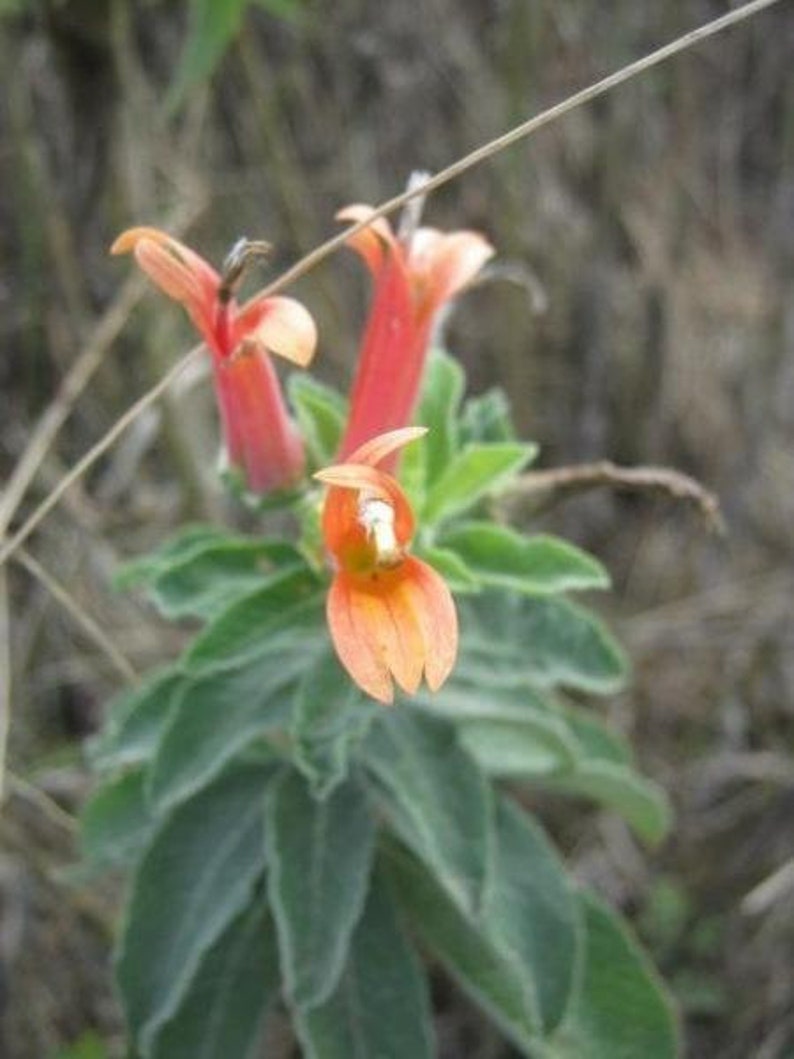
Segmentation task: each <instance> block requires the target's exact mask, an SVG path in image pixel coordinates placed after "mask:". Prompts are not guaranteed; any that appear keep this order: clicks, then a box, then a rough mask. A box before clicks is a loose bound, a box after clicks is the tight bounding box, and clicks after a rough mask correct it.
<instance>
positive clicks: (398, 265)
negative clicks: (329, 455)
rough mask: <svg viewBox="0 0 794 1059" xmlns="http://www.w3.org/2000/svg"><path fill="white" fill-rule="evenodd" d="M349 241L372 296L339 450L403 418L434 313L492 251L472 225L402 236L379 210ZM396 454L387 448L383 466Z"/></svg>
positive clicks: (410, 408) (360, 209)
mask: <svg viewBox="0 0 794 1059" xmlns="http://www.w3.org/2000/svg"><path fill="white" fill-rule="evenodd" d="M373 212H374V210H373V209H372V207H371V206H359V205H357V206H348V207H347V208H346V209H344V210H341V211H340V213H338V214H337V218H338V219H339V220H342V221H354V222H357V221H362V220H365V219H366V218H368V217H370V216H371V215H372V214H373ZM350 245H351V246H352V247H353V249H354V250H356V251H357V252H358V253H359V254H360V255H361V257H362V258H363V259H364V261H365V262H366V264H367V266H368V267H369V270H370V272H371V273H372V276H373V279H374V281H375V296H374V300H373V303H372V309H371V311H370V315H369V319H368V321H367V326H366V330H365V332H364V339H363V343H362V349H361V356H360V358H359V365H358V372H357V374H356V378H355V380H354V383H353V390H352V394H351V402H350V416H349V418H348V423H347V430H346V432H345V436H344V439H343V441H342V447H341V455H342V457H343V458H346V457H347V456H349V454H350V453H351V452H353V451H354V450H355V449H357V448H358V447H359V446H360V445H362V444H363V443H364V442H366V441H368V440H369V439H370V438H373V437H377V435H378V434H382V433H384V432H385V431H389V430H395V429H397V428H399V427H404V426H406V425H407V424H408V423H409V422H410V420H411V416H412V415H413V412H414V408H415V405H416V400H417V397H418V395H419V386H420V383H421V379H422V369H423V367H424V363H425V357H426V354H427V347H428V342H429V340H430V333H431V328H432V325H433V319H434V317H435V315H436V313H437V312H438V310H439V309H441V308H442V306H443V305H444V303H445V302H447V301H449V299H450V298H452V297H453V296H454V295H455V294H457V293H458V292H459V291H460V290H462V289H463V288H464V287H465V286H466V285H467V284H468V283H470V282H471V280H472V279H473V278H474V276H475V275H476V274H477V273H478V272H479V270H480V269H481V268H482V266H483V265H484V264H485V262H486V261H487V260H488V259H489V258H490V257H491V256H492V254H493V252H494V251H493V247H492V246H491V245H490V243H488V241H487V240H486V239H485V238H483V236H481V235H478V234H477V233H476V232H465V231H461V232H451V233H449V234H445V233H442V232H439V231H436V230H435V229H434V228H419V229H417V231H416V232H414V233H413V235H412V236H411V237H410V239H408V240H407V241H406V242H403V241H401V240H400V239H398V238H397V236H396V235H395V234H394V232H393V230H392V228H391V225H390V224H389V222H388V221H387V220H385V219H384V218H379V219H378V220H376V221H373V223H372V225H371V226H370V227H369V228H364V229H363V230H362V231H360V232H358V233H357V234H356V235H354V236H352V237H351V239H350ZM395 459H396V455H392V458H391V460H390V461H388V463H387V466H388V467H389V468H391V467H393V465H394V462H395Z"/></svg>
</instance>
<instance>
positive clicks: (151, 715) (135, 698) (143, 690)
mask: <svg viewBox="0 0 794 1059" xmlns="http://www.w3.org/2000/svg"><path fill="white" fill-rule="evenodd" d="M185 684H186V680H185V678H184V677H183V676H182V674H181V673H176V672H174V670H172V669H166V670H163V671H161V672H159V673H155V674H153V675H152V676H151V677H149V678H148V679H147V680H145V681H144V682H143V683H142V684H140V685H139V686H138V687H136V688H134V689H133V690H132V691H127V692H125V693H124V694H123V695H122V696H121V697H120V698H119V699H118V700H117V701H116V703H115V705H114V706H113V707H112V708H111V711H110V716H109V718H108V720H107V722H106V726H105V730H104V732H102V733H101V734H100V735H99V736H98V737H97V738H96V739H94V740H92V742H91V744H90V746H89V758H90V760H91V764H92V765H93V766H94V768H96V769H100V770H103V771H112V770H114V769H118V768H125V767H127V766H129V765H140V764H142V763H143V762H145V761H148V760H149V758H150V757H151V756H152V755H153V754H154V751H155V749H156V747H157V744H158V742H159V741H160V737H161V735H162V732H163V729H164V728H165V725H166V724H167V722H168V718H169V716H170V714H171V711H172V709H173V708H174V704H175V703H176V701H177V698H178V696H179V695H180V694H181V692H182V691H183V690H184V687H185Z"/></svg>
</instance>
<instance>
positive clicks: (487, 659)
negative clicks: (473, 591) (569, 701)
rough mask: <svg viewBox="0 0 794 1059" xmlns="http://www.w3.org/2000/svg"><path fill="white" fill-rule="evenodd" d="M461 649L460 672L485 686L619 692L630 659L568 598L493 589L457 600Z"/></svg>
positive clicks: (600, 625)
mask: <svg viewBox="0 0 794 1059" xmlns="http://www.w3.org/2000/svg"><path fill="white" fill-rule="evenodd" d="M458 608H459V613H460V619H461V629H462V633H461V653H460V658H459V660H458V665H457V668H456V675H457V676H458V677H460V678H461V679H463V680H466V681H468V682H469V683H472V684H480V685H482V686H484V687H495V686H502V687H511V686H515V685H516V684H521V683H522V682H527V681H528V682H530V683H532V684H533V685H538V686H540V687H548V688H551V687H557V686H565V687H569V688H577V689H579V690H582V691H591V692H609V691H615V690H617V689H618V688H620V686H621V685H622V683H623V680H624V677H625V673H626V662H625V659H624V656H623V653H622V651H621V650H620V648H619V647H618V645H617V644H616V643H615V641H614V640H613V638H612V637H611V636H610V634H609V633H608V632H607V631H606V629H605V628H604V626H603V625H602V624H601V623H600V622H599V621H598V619H597V618H595V617H594V616H593V615H592V614H591V613H590V612H589V611H587V610H585V609H584V608H582V607H578V606H575V605H574V604H573V603H569V602H568V601H567V600H562V599H544V598H532V597H527V596H519V595H516V594H509V593H506V592H498V591H489V592H483V593H481V594H480V595H477V596H469V597H467V598H465V599H461V600H459V603H458Z"/></svg>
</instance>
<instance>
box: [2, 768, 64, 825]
mask: <svg viewBox="0 0 794 1059" xmlns="http://www.w3.org/2000/svg"><path fill="white" fill-rule="evenodd" d="M6 778H7V780H8V787H9V790H11V791H13V792H14V793H15V794H17V795H19V797H20V798H24V799H25V801H27V802H29V803H30V804H31V805H35V806H36V808H37V809H38V810H39V811H40V812H41V814H42V815H43V816H46V817H47V819H48V820H50V821H51V822H52V823H53V824H54V825H55V826H56V827H58V828H59V829H60V830H62V831H66V832H67V833H68V834H69V835H76V834H77V832H78V830H79V827H78V824H77V820H76V819H75V818H74V817H73V816H72V815H71V814H70V813H67V812H66V810H65V809H62V808H61V806H60V805H58V803H57V802H56V801H55V799H54V798H50V796H49V794H47V793H45V791H43V790H41V788H40V787H36V786H35V785H34V784H32V783H28V781H27V780H26V779H23V778H22V776H18V775H17V774H16V773H15V772H11V771H10V770H9V771H8V772H7V774H6Z"/></svg>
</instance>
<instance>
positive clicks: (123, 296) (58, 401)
mask: <svg viewBox="0 0 794 1059" xmlns="http://www.w3.org/2000/svg"><path fill="white" fill-rule="evenodd" d="M202 208H203V203H199V204H194V205H192V206H190V207H189V208H188V209H187V210H182V211H181V215H180V216H179V217H177V218H175V220H174V228H175V230H176V231H177V233H179V232H180V231H181V230H182V229H184V228H185V227H187V226H188V225H189V224H190V223H191V222H192V221H193V220H194V219H195V217H196V215H197V214H198V213H199V212H200V210H201V209H202ZM145 290H146V282H145V281H144V279H143V277H142V276H140V275H131V276H130V277H129V278H128V279H127V281H126V282H125V283H124V285H123V286H122V288H121V290H120V291H119V292H118V294H117V295H116V297H115V298H114V299H113V301H112V302H111V304H110V305H109V306H108V308H107V309H106V310H105V312H104V313H103V314H102V317H101V318H100V320H99V321H98V323H97V324H96V326H95V328H94V331H93V334H92V335H91V337H90V338H89V340H88V342H87V343H86V345H85V347H84V349H83V351H82V352H81V353H80V355H79V356H78V357H77V359H76V360H75V361H74V363H73V364H72V366H71V367H70V369H69V371H68V372H67V374H66V376H65V377H64V379H63V381H62V383H61V385H60V387H59V389H58V392H57V393H56V394H55V397H54V398H53V399H52V401H51V402H50V403H49V405H48V406H47V407H46V408H45V409H44V412H43V413H42V415H41V417H40V419H39V421H38V423H37V424H36V425H35V427H33V430H32V431H31V434H30V437H29V439H28V442H27V444H26V445H25V448H24V451H23V452H22V455H21V456H20V457H19V459H18V460H17V463H16V465H15V467H14V469H13V471H12V472H11V474H10V476H9V478H8V481H7V482H6V485H5V488H4V489H3V492H2V495H0V537H3V536H4V535H5V532H6V530H7V529H8V526H9V524H10V523H11V520H12V519H13V517H14V515H15V514H16V512H17V510H18V508H19V505H20V503H21V502H22V500H23V499H24V496H25V493H26V492H27V490H28V487H29V486H30V484H31V482H32V481H33V479H34V478H35V476H36V474H37V472H38V470H39V468H40V467H41V465H42V463H43V462H44V459H45V457H46V455H47V453H48V452H49V450H50V448H51V447H52V444H53V442H54V441H55V439H56V437H57V436H58V432H59V431H60V429H61V427H62V426H63V424H64V423H65V422H66V420H67V419H68V418H69V416H70V414H71V412H72V409H73V408H74V406H75V405H76V403H77V401H78V400H79V398H80V395H81V394H82V393H83V391H84V390H85V388H86V386H87V385H88V383H89V382H90V381H91V379H92V378H93V376H94V374H95V373H96V372H97V370H98V369H99V368H100V367H101V365H102V362H103V360H104V358H105V354H106V353H107V351H108V349H109V348H110V346H111V345H112V344H113V342H114V341H115V339H116V337H117V336H118V334H119V333H120V331H121V329H122V328H123V327H124V324H125V323H126V321H127V318H128V317H129V314H130V312H131V311H132V310H133V309H134V308H135V305H136V304H137V303H138V301H140V299H141V297H142V295H143V293H144V291H145Z"/></svg>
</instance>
